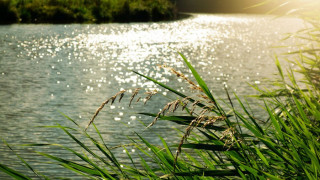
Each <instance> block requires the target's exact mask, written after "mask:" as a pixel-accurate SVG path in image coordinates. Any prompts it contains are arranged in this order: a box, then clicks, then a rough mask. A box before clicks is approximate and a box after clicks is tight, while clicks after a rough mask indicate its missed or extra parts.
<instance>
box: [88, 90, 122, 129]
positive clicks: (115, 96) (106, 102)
mask: <svg viewBox="0 0 320 180" xmlns="http://www.w3.org/2000/svg"><path fill="white" fill-rule="evenodd" d="M125 92H126V90H122V91H120V92H118V93H117V94H115V95H114V96H112V97H111V98H109V99H107V100H106V101H104V102H103V103H102V104H101V105H100V107H99V108H98V109H97V110H96V112H95V113H94V115H93V116H92V118H91V120H90V121H89V123H88V125H87V126H86V128H85V131H86V130H87V129H88V127H89V126H90V124H92V123H93V121H94V119H95V118H96V117H97V116H98V114H99V112H100V111H101V110H102V108H103V107H104V106H105V105H106V104H108V103H109V102H110V100H111V104H112V103H113V102H114V100H115V99H116V98H117V96H119V95H120V98H119V102H120V101H121V99H122V97H123V96H124V93H125Z"/></svg>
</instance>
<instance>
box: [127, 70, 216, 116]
mask: <svg viewBox="0 0 320 180" xmlns="http://www.w3.org/2000/svg"><path fill="white" fill-rule="evenodd" d="M132 72H134V73H136V74H138V75H139V76H142V77H144V78H146V79H148V80H150V81H152V82H154V83H155V84H158V85H159V86H161V87H163V88H165V89H167V90H169V91H171V92H173V93H175V94H177V95H178V96H180V97H182V98H186V97H188V96H186V95H184V94H182V93H181V92H179V91H176V90H174V89H172V88H170V87H169V86H167V85H165V84H163V83H161V82H159V81H157V80H155V79H152V78H150V77H148V76H145V75H143V74H141V73H139V72H137V71H132ZM188 100H189V101H190V102H192V103H194V102H195V100H194V99H192V98H188ZM196 105H197V106H199V107H206V106H205V105H204V104H202V103H197V104H196ZM212 111H214V112H216V111H215V110H212ZM216 113H218V112H216ZM219 115H220V113H219Z"/></svg>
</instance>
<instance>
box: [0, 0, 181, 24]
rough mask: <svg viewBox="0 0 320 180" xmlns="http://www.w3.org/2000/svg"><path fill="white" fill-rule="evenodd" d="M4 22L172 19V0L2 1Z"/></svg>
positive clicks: (173, 8) (2, 19)
mask: <svg viewBox="0 0 320 180" xmlns="http://www.w3.org/2000/svg"><path fill="white" fill-rule="evenodd" d="M0 10H1V11H0V13H1V15H3V16H1V17H6V18H1V22H2V23H16V22H18V21H20V22H22V23H83V22H89V23H90V22H91V23H92V22H93V23H101V22H115V21H116V22H129V21H160V20H172V19H174V18H175V17H176V10H175V6H174V5H173V4H172V3H171V1H169V0H95V1H88V0H3V1H0Z"/></svg>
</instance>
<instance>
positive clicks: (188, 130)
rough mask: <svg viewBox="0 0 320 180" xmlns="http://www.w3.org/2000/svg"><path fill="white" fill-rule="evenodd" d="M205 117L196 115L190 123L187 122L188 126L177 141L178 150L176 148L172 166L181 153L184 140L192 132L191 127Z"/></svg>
mask: <svg viewBox="0 0 320 180" xmlns="http://www.w3.org/2000/svg"><path fill="white" fill-rule="evenodd" d="M205 119H206V117H205V116H203V115H201V116H198V117H197V118H196V119H194V120H192V121H191V123H190V124H189V126H188V127H187V128H186V132H185V134H184V135H183V136H182V138H181V140H180V143H179V146H178V150H177V153H176V157H175V161H174V168H175V166H176V163H177V160H178V156H179V154H180V153H181V148H182V145H183V143H184V141H185V140H186V139H187V138H188V137H189V136H190V133H191V132H192V130H193V128H195V127H197V126H199V124H200V123H201V122H202V121H203V120H205Z"/></svg>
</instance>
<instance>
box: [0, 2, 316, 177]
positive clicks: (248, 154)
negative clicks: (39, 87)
mask: <svg viewBox="0 0 320 180" xmlns="http://www.w3.org/2000/svg"><path fill="white" fill-rule="evenodd" d="M301 8H303V6H301ZM295 12H300V13H302V12H304V11H295ZM301 15H303V14H301ZM309 15H310V11H308V12H307V14H306V15H304V16H303V18H305V20H306V21H307V22H308V26H307V28H306V29H303V30H301V31H299V32H297V33H295V34H291V35H290V38H303V39H304V40H305V42H306V44H305V45H303V46H299V47H300V48H301V49H300V50H298V51H296V52H291V53H290V54H287V55H286V56H285V57H286V58H287V60H288V61H290V62H291V63H294V64H295V65H296V69H291V68H289V69H284V68H283V67H282V66H281V65H280V60H279V59H278V58H276V60H275V64H276V66H277V68H278V72H279V73H278V79H277V80H276V81H274V84H275V85H276V86H277V87H276V88H275V89H268V90H266V89H264V88H263V87H255V88H256V89H257V90H258V91H259V92H260V93H261V95H260V96H259V100H261V101H262V102H263V104H264V106H263V107H262V108H261V112H265V113H266V114H267V115H268V118H266V119H257V118H256V117H255V116H254V115H253V113H252V112H251V109H250V106H248V105H247V104H246V103H244V100H243V99H241V98H239V97H238V96H237V95H236V94H231V93H229V92H228V90H227V89H225V91H226V99H227V100H226V101H223V100H220V99H217V98H216V97H215V96H214V93H213V92H212V91H211V90H210V88H209V87H210V86H208V85H207V84H206V83H205V81H204V80H203V79H202V78H201V75H200V74H198V72H197V71H196V69H194V68H193V66H192V64H191V63H190V62H189V61H188V60H187V59H186V58H185V57H184V56H183V55H182V54H180V55H181V58H182V60H183V61H184V63H185V64H186V66H187V67H188V68H189V69H190V71H191V72H192V75H193V77H192V79H191V78H188V77H187V76H185V75H184V74H183V73H181V72H179V71H177V70H175V69H173V68H171V67H167V66H162V68H166V69H169V70H170V71H171V72H172V73H173V75H175V76H177V78H181V79H183V81H185V82H186V83H187V84H188V85H190V87H191V89H192V90H191V91H190V92H189V93H181V92H179V91H178V90H176V89H173V88H171V87H170V85H167V84H163V83H161V82H159V81H157V80H156V79H154V78H152V77H148V76H145V75H143V74H141V73H139V72H135V71H134V73H136V74H138V75H140V76H141V77H143V78H146V79H148V80H150V81H152V82H154V83H155V84H157V85H159V86H160V87H162V88H164V89H166V90H168V91H170V92H171V93H173V94H175V95H176V99H175V100H174V101H171V102H168V103H167V104H166V105H165V106H164V107H163V108H162V110H161V111H160V112H142V113H140V114H143V115H146V116H150V117H152V118H153V121H152V122H150V124H149V125H147V128H150V127H151V126H157V122H158V121H171V122H173V123H177V124H180V125H182V126H184V128H183V129H182V130H181V132H182V133H180V134H181V136H180V141H179V142H177V143H176V145H173V146H169V145H168V144H167V143H166V141H165V140H164V139H163V138H162V137H159V139H160V140H161V142H162V145H161V146H160V145H153V144H152V142H149V141H147V140H146V139H145V138H143V137H142V136H141V135H139V134H136V138H133V137H129V139H130V140H131V141H132V145H133V146H135V147H136V148H137V149H138V151H139V155H140V156H139V157H140V160H139V161H138V162H137V161H135V160H134V158H132V155H131V154H130V153H129V151H128V150H127V149H126V147H125V146H123V147H122V148H123V149H124V151H125V152H126V154H127V157H128V159H129V160H130V162H131V163H124V162H122V161H121V160H119V159H117V158H116V157H115V155H114V153H113V152H112V151H113V150H112V149H110V147H109V146H108V145H107V143H106V142H104V139H103V135H102V134H101V133H100V131H99V130H98V127H97V126H96V125H95V124H94V122H95V118H96V117H97V116H98V115H99V112H100V111H101V110H102V109H103V108H104V107H105V106H106V105H108V104H113V103H124V102H121V101H122V98H123V97H124V96H125V95H129V96H130V97H131V98H130V101H129V102H127V103H128V104H129V106H130V105H131V103H132V102H133V101H137V100H138V99H139V98H138V95H139V93H141V92H140V91H142V89H136V90H134V91H133V92H132V93H129V92H127V91H125V90H123V91H120V92H118V93H116V94H115V95H114V96H112V97H110V98H108V99H106V100H105V101H103V102H102V104H101V106H100V107H98V109H97V111H96V112H95V113H94V114H93V116H92V119H91V120H90V122H88V126H87V127H86V128H83V127H80V126H79V125H78V123H77V122H76V121H74V120H72V119H71V118H69V117H67V116H66V115H64V116H65V117H66V118H67V119H68V120H70V121H71V122H73V124H74V126H73V127H64V126H61V125H59V124H58V125H57V126H51V127H48V128H58V129H60V130H61V131H63V132H64V133H65V134H66V136H68V137H69V138H71V139H72V140H73V141H74V142H75V143H76V144H78V145H79V147H81V148H82V150H74V149H71V148H68V147H66V146H62V145H59V144H29V145H25V146H36V147H37V146H58V147H60V148H62V149H65V150H67V151H69V152H71V153H72V154H73V155H74V156H75V157H77V158H79V159H81V162H77V161H72V160H68V159H65V158H64V157H58V156H54V155H51V154H47V153H43V152H37V153H38V154H39V155H42V156H45V157H47V158H49V159H51V160H52V161H55V162H58V163H59V164H60V165H61V166H63V167H65V168H66V169H68V170H70V171H72V172H76V173H78V174H80V175H82V176H83V177H86V178H89V179H159V178H162V179H219V178H222V179H240V178H241V179H319V174H320V130H319V125H320V123H319V121H320V100H319V99H320V97H319V96H320V93H319V74H320V68H319V67H320V63H319V59H320V55H319V51H320V50H319V49H320V48H319V47H320V39H319V32H320V29H319V21H317V19H316V18H317V17H318V15H319V14H313V16H309ZM297 73H301V74H302V77H303V79H297V78H296V77H297V76H296V75H297ZM146 94H147V96H146V97H145V101H150V102H151V103H152V98H151V97H152V96H156V95H157V94H156V92H147V93H146ZM232 99H236V100H235V101H234V100H232ZM150 102H149V103H150ZM154 103H157V102H154ZM237 107H239V108H237ZM182 113H183V115H181V114H182ZM177 114H178V115H177ZM87 128H93V129H94V130H95V133H96V134H95V136H93V135H90V134H89V133H88V132H87V131H86V130H87ZM79 133H80V134H82V138H79V137H78V136H76V135H75V134H79ZM177 136H178V135H177ZM84 138H86V139H88V140H89V141H90V143H91V145H94V147H95V148H89V147H92V146H90V145H89V144H88V143H85V142H86V141H85V140H84ZM8 147H9V148H10V146H9V145H8ZM18 157H19V156H18ZM21 161H22V162H23V163H24V164H25V165H26V166H27V167H29V169H30V170H31V171H33V172H34V173H35V174H36V175H37V176H39V177H44V178H46V177H45V175H41V174H39V173H37V171H35V170H34V169H32V167H31V166H30V165H28V163H27V162H25V161H24V160H23V159H22V158H21ZM0 170H2V171H3V172H5V173H7V174H9V175H11V176H12V177H14V178H17V179H19V178H26V179H28V178H29V177H27V176H26V175H23V174H21V173H19V172H17V171H15V170H14V169H11V168H10V167H7V166H6V165H3V164H0Z"/></svg>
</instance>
